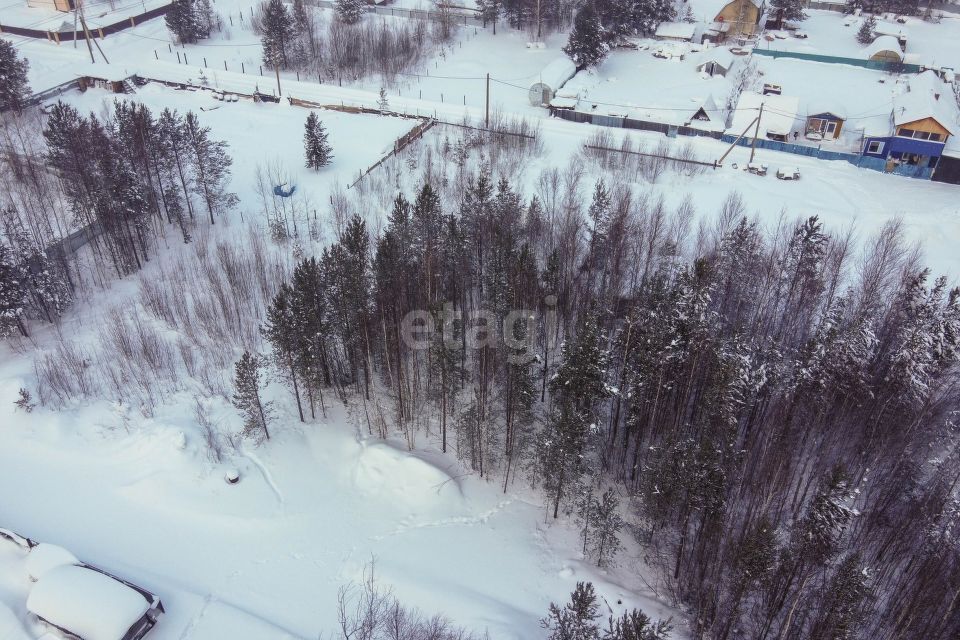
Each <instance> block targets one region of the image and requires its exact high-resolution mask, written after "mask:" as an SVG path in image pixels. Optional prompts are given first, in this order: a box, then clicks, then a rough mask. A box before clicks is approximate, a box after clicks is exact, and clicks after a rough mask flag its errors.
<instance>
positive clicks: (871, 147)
mask: <svg viewBox="0 0 960 640" xmlns="http://www.w3.org/2000/svg"><path fill="white" fill-rule="evenodd" d="M882 152H883V142H881V141H880V140H871V141H870V142H868V143H867V153H882Z"/></svg>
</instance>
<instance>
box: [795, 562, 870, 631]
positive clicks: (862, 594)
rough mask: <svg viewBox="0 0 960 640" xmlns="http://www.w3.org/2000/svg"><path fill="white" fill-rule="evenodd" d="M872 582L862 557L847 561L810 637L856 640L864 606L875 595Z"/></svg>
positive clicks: (832, 583)
mask: <svg viewBox="0 0 960 640" xmlns="http://www.w3.org/2000/svg"><path fill="white" fill-rule="evenodd" d="M869 579H870V575H869V573H868V572H867V569H866V567H864V566H863V561H862V558H861V557H860V555H859V554H858V553H853V554H850V555H849V556H847V557H846V558H844V559H843V561H842V562H841V563H840V566H838V567H837V570H836V572H835V573H834V575H833V578H832V579H831V580H830V584H829V585H828V587H827V589H826V592H825V593H824V594H823V598H822V600H821V603H820V606H819V607H817V614H818V620H817V621H816V622H815V623H814V625H813V628H812V630H811V632H810V637H811V638H824V639H827V640H851V639H852V638H856V637H857V636H858V635H859V631H860V629H862V624H861V623H862V622H863V619H864V617H865V614H866V612H865V611H864V609H865V607H864V605H865V604H866V601H867V600H868V599H869V597H870V594H871V589H870V585H869Z"/></svg>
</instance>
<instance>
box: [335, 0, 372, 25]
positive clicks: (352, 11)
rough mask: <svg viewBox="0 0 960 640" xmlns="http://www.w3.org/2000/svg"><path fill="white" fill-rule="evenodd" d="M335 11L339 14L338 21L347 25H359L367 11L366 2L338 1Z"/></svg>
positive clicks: (353, 0)
mask: <svg viewBox="0 0 960 640" xmlns="http://www.w3.org/2000/svg"><path fill="white" fill-rule="evenodd" d="M334 9H335V10H336V12H337V20H340V21H341V22H343V23H345V24H357V23H358V22H360V20H362V19H363V16H364V14H365V13H366V11H367V8H366V3H365V2H364V0H336V1H335V2H334Z"/></svg>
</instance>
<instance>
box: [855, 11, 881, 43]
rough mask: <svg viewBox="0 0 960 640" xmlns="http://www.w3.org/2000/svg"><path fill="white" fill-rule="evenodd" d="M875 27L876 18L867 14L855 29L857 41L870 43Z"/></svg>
mask: <svg viewBox="0 0 960 640" xmlns="http://www.w3.org/2000/svg"><path fill="white" fill-rule="evenodd" d="M876 28H877V19H876V17H874V16H873V15H869V16H867V17H866V19H865V20H864V21H863V22H861V23H860V29H859V30H858V31H857V42H859V43H860V44H870V43H871V42H873V39H874V30H875V29H876Z"/></svg>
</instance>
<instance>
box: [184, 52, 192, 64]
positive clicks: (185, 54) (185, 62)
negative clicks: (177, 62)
mask: <svg viewBox="0 0 960 640" xmlns="http://www.w3.org/2000/svg"><path fill="white" fill-rule="evenodd" d="M183 64H190V63H189V62H188V61H187V52H186V51H184V52H183Z"/></svg>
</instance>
